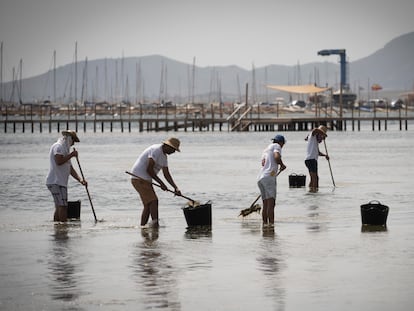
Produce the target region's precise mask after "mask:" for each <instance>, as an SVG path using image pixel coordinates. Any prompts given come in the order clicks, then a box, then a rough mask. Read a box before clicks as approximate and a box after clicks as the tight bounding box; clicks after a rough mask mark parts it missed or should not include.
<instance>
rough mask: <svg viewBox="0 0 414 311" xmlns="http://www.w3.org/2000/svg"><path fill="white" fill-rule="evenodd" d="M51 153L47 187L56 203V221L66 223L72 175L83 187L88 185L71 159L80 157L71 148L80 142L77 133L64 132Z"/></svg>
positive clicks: (51, 149)
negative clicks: (69, 184) (69, 182)
mask: <svg viewBox="0 0 414 311" xmlns="http://www.w3.org/2000/svg"><path fill="white" fill-rule="evenodd" d="M62 135H63V137H60V138H59V139H58V141H57V142H55V143H54V144H53V145H52V147H51V148H50V151H49V161H50V169H49V174H48V175H47V178H46V186H47V188H48V189H49V191H50V192H51V193H52V196H53V200H54V202H55V213H54V216H53V220H54V221H62V222H65V221H67V219H68V179H69V175H71V176H72V177H73V178H74V179H76V180H77V181H79V182H80V183H81V184H82V185H84V186H85V185H86V184H87V183H86V181H85V180H82V179H81V178H80V177H79V175H78V173H77V172H76V171H75V169H74V168H73V167H72V164H71V161H70V159H71V158H73V157H77V156H78V152H77V151H76V150H73V151H72V152H70V150H69V149H70V147H71V146H73V145H74V144H75V142H79V138H78V136H77V135H76V132H75V131H72V130H67V131H63V132H62Z"/></svg>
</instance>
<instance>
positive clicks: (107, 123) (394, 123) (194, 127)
mask: <svg viewBox="0 0 414 311" xmlns="http://www.w3.org/2000/svg"><path fill="white" fill-rule="evenodd" d="M413 121H414V116H392V117H391V116H381V117H378V116H376V117H360V116H358V117H355V116H353V117H342V118H340V117H312V116H300V117H299V116H295V117H278V118H263V117H254V118H252V117H250V118H241V119H240V118H239V119H233V118H211V117H209V118H207V117H206V118H180V117H174V118H167V119H163V118H153V117H147V118H101V119H88V118H78V119H26V120H25V119H19V118H14V119H12V118H9V119H3V120H0V124H1V128H2V129H3V132H4V133H34V132H40V133H42V132H49V133H51V132H60V131H63V130H65V129H73V130H75V131H77V132H79V131H83V132H89V131H91V132H102V133H103V132H114V131H117V132H119V131H120V132H159V131H175V132H177V131H185V132H187V131H193V132H195V131H200V132H202V131H220V132H221V131H228V132H234V131H246V132H248V131H254V132H269V131H308V130H310V129H312V128H314V127H316V126H318V125H320V124H323V125H326V126H327V127H328V128H329V129H331V130H334V131H347V130H351V131H360V130H361V128H362V127H364V128H367V126H368V127H369V128H370V129H372V131H376V130H378V131H381V130H385V131H386V130H388V129H389V128H391V127H392V128H393V129H398V130H408V125H409V124H410V123H413Z"/></svg>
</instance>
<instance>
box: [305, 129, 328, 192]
mask: <svg viewBox="0 0 414 311" xmlns="http://www.w3.org/2000/svg"><path fill="white" fill-rule="evenodd" d="M327 131H328V129H327V128H326V126H324V125H321V126H319V127H318V128H314V129H313V130H312V131H311V132H310V133H309V134H308V136H307V137H306V138H305V140H306V141H307V146H306V158H305V165H306V167H307V168H308V170H309V175H310V182H309V191H310V192H317V191H318V188H319V176H318V156H322V157H325V158H326V159H327V160H329V156H328V155H327V154H323V153H322V152H320V150H319V144H320V143H321V142H322V141H323V140H324V139H325V138H326V137H328V135H327V134H326V132H327Z"/></svg>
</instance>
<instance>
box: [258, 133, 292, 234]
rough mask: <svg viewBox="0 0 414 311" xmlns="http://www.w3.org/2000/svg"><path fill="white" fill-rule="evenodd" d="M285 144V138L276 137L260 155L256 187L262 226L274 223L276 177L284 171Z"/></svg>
mask: <svg viewBox="0 0 414 311" xmlns="http://www.w3.org/2000/svg"><path fill="white" fill-rule="evenodd" d="M285 143H286V140H285V137H283V136H282V135H276V136H275V137H274V138H273V140H272V143H271V144H270V145H268V146H267V147H266V149H265V150H264V151H263V153H262V162H261V164H262V167H261V169H260V173H259V176H258V177H257V185H258V187H259V189H260V194H261V197H262V200H263V209H262V219H263V226H267V225H270V226H273V225H274V222H275V212H274V210H275V205H276V176H277V175H278V172H279V173H280V172H281V171H283V170H285V169H286V166H285V164H284V163H283V161H282V148H283V146H284V145H285Z"/></svg>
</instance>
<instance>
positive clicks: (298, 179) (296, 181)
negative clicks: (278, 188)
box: [289, 173, 306, 188]
mask: <svg viewBox="0 0 414 311" xmlns="http://www.w3.org/2000/svg"><path fill="white" fill-rule="evenodd" d="M305 184H306V175H303V174H295V173H293V174H290V175H289V187H291V188H300V187H305Z"/></svg>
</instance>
